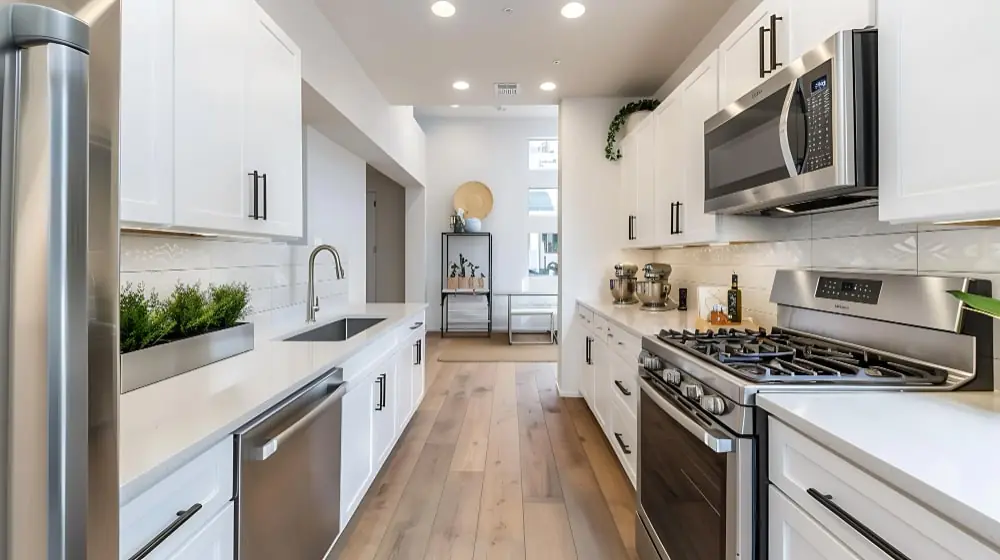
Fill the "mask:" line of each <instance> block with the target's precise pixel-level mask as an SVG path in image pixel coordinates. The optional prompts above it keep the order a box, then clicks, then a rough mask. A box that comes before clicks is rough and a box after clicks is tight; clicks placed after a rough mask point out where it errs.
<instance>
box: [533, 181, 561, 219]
mask: <svg viewBox="0 0 1000 560" xmlns="http://www.w3.org/2000/svg"><path fill="white" fill-rule="evenodd" d="M558 211H559V189H557V188H553V187H546V188H529V189H528V215H529V216H555V215H556V213H557V212H558Z"/></svg>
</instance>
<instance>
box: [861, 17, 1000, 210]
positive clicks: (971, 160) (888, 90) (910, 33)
mask: <svg viewBox="0 0 1000 560" xmlns="http://www.w3.org/2000/svg"><path fill="white" fill-rule="evenodd" d="M998 21H1000V2H997V1H996V0H954V1H952V2H949V3H948V4H947V5H946V6H945V5H942V4H939V3H936V2H914V1H912V0H879V2H878V26H879V166H880V169H879V218H880V219H882V220H886V221H892V222H918V221H950V220H974V219H990V218H997V217H1000V158H998V157H997V155H996V151H997V150H996V145H997V143H996V140H995V138H994V134H993V133H994V132H995V131H996V130H1000V112H997V111H993V110H991V109H990V107H992V106H993V105H994V104H995V97H996V94H995V90H996V89H997V88H996V87H994V86H997V85H1000V80H998V79H997V77H996V75H995V74H994V73H993V72H990V71H989V70H987V68H989V66H990V65H991V63H992V62H993V61H995V60H996V59H997V57H998V56H1000V34H998V33H997V31H996V22H998Z"/></svg>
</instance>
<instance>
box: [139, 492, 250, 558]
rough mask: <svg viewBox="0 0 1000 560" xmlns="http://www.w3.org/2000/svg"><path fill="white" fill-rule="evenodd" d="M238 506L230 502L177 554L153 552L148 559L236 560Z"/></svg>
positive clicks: (181, 547) (183, 545) (182, 546)
mask: <svg viewBox="0 0 1000 560" xmlns="http://www.w3.org/2000/svg"><path fill="white" fill-rule="evenodd" d="M235 549H236V506H235V505H234V504H233V503H232V502H230V503H229V504H228V505H227V506H226V508H225V509H223V510H222V512H221V513H219V514H218V515H216V516H215V519H212V520H211V521H209V522H208V525H206V526H205V527H204V528H202V530H201V531H199V532H198V534H196V535H194V536H193V537H191V539H190V540H188V541H187V542H185V543H184V544H182V545H181V546H180V548H179V549H178V550H177V552H176V553H175V554H171V555H170V556H167V555H164V554H151V555H149V556H147V557H146V558H147V560H158V559H160V558H163V559H167V558H169V560H234V559H235V558H236V550H235Z"/></svg>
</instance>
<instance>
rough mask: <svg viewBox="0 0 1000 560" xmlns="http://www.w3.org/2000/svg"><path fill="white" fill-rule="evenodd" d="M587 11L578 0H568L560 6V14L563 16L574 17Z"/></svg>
mask: <svg viewBox="0 0 1000 560" xmlns="http://www.w3.org/2000/svg"><path fill="white" fill-rule="evenodd" d="M586 11H587V7H586V6H584V5H583V4H581V3H579V2H570V3H569V4H566V5H565V6H563V7H562V15H563V17H564V18H569V19H576V18H578V17H580V16H582V15H583V14H584V12H586Z"/></svg>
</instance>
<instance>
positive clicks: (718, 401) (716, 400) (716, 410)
mask: <svg viewBox="0 0 1000 560" xmlns="http://www.w3.org/2000/svg"><path fill="white" fill-rule="evenodd" d="M701 407H702V408H704V409H705V412H707V413H709V414H725V413H726V401H725V399H723V398H722V397H720V396H718V395H705V396H704V397H702V399H701Z"/></svg>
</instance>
